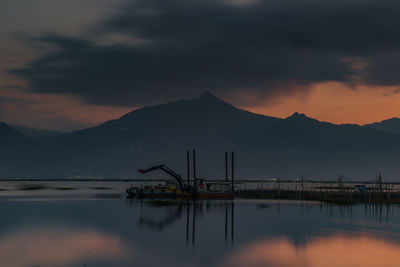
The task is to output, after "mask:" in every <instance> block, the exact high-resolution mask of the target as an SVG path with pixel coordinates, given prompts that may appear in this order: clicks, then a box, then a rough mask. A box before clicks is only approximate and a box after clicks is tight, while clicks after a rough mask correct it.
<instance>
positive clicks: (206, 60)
mask: <svg viewBox="0 0 400 267" xmlns="http://www.w3.org/2000/svg"><path fill="white" fill-rule="evenodd" d="M399 12H400V2H399V1H389V0H346V1H345V0H338V1H327V0H305V1H297V0H279V1H278V0H269V1H261V0H260V1H251V2H249V3H248V4H242V5H237V4H229V1H228V0H225V1H216V0H213V1H211V0H192V1H185V0H168V1H165V0H143V1H141V0H138V1H131V2H129V3H127V4H126V6H125V7H124V8H122V9H121V11H120V12H119V13H117V14H116V15H115V16H113V17H112V18H109V19H108V20H106V21H105V22H104V23H102V24H101V25H98V27H97V28H96V33H95V34H97V36H100V38H97V39H96V41H90V40H87V39H85V38H78V37H77V38H74V37H66V36H62V35H56V34H48V35H44V36H42V37H40V38H35V39H31V41H33V42H43V43H46V44H50V45H52V46H54V47H55V48H56V49H53V50H50V51H49V52H47V53H44V54H43V55H42V56H40V57H39V58H38V59H36V60H35V61H32V62H31V63H30V64H29V65H27V66H26V67H23V68H20V69H16V70H12V71H11V72H12V73H13V74H16V75H19V76H21V77H22V78H24V79H26V80H27V81H28V82H29V85H30V87H29V89H30V90H32V91H34V92H45V93H56V94H58V93H68V94H76V95H79V96H81V97H82V98H83V99H85V100H86V101H87V102H89V103H95V104H106V105H127V106H132V105H146V104H150V103H155V102H161V101H165V100H166V99H173V98H176V97H182V96H192V95H196V94H199V93H200V92H201V91H205V90H208V91H214V92H216V93H217V94H221V95H224V94H229V93H235V94H238V93H240V92H241V91H247V92H249V91H250V92H254V93H257V94H260V95H263V96H270V95H276V94H288V93H291V92H293V90H299V88H300V90H307V89H306V88H307V85H309V84H312V83H315V82H324V81H339V82H344V83H354V79H355V77H357V82H362V83H369V84H377V85H394V84H396V85H397V84H399V83H400V78H399V77H398V75H397V72H398V71H399V70H400V65H399V64H398V63H397V62H399V61H398V60H392V58H393V57H395V58H399V57H400V56H399V55H400V35H399V34H398V32H399V30H400V20H399V19H398V14H399ZM115 34H119V35H122V36H125V37H126V38H129V39H131V41H130V42H127V43H126V44H120V43H119V44H114V45H112V44H107V45H105V44H102V43H101V42H99V41H98V40H99V39H101V38H102V37H103V38H107V37H108V36H110V35H115ZM360 61H361V62H363V65H362V66H361V67H360V66H358V67H357V64H358V62H360ZM288 84H296V85H298V86H288Z"/></svg>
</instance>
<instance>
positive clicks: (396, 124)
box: [364, 118, 400, 134]
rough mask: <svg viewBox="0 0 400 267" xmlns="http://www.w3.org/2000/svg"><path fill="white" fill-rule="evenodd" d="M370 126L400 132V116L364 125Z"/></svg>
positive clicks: (390, 131) (394, 132)
mask: <svg viewBox="0 0 400 267" xmlns="http://www.w3.org/2000/svg"><path fill="white" fill-rule="evenodd" d="M364 126H365V127H368V128H373V129H377V130H381V131H385V132H389V133H393V134H400V119H399V118H391V119H387V120H383V121H381V122H374V123H371V124H366V125H364Z"/></svg>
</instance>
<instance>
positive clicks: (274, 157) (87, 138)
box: [0, 93, 400, 181]
mask: <svg viewBox="0 0 400 267" xmlns="http://www.w3.org/2000/svg"><path fill="white" fill-rule="evenodd" d="M29 133H31V134H29ZM32 133H33V134H32ZM0 146H1V147H2V150H1V151H0V177H1V178H55V177H64V178H65V177H87V178H90V177H98V178H105V177H107V178H139V177H140V178H142V176H139V174H137V172H136V170H137V169H139V168H144V167H149V166H152V165H155V164H160V163H163V164H166V165H167V166H169V167H171V168H172V169H174V170H176V171H177V172H179V173H181V174H182V175H183V176H186V150H188V149H190V150H191V149H193V148H195V149H196V152H197V154H196V159H197V176H198V177H206V178H222V177H224V176H225V165H224V152H225V151H235V176H236V177H237V178H238V179H255V178H282V179H291V178H298V177H300V176H303V177H305V178H307V179H336V178H337V177H338V175H344V176H345V177H346V178H347V179H353V180H361V179H362V180H374V179H375V176H376V174H378V173H382V174H383V176H384V177H386V179H387V180H393V181H395V180H397V181H399V180H400V175H398V174H399V173H400V164H398V162H400V153H399V152H400V120H399V119H390V120H387V121H382V122H379V123H373V124H369V125H364V126H359V125H355V124H354V125H353V124H352V125H350V124H342V125H337V124H332V123H328V122H321V121H318V120H315V119H312V118H309V117H307V116H306V115H304V114H300V113H294V114H293V115H292V116H290V117H288V118H285V119H281V118H275V117H269V116H264V115H260V114H254V113H251V112H248V111H245V110H242V109H238V108H236V107H234V106H232V105H230V104H228V103H226V102H224V101H222V100H221V99H219V98H217V97H215V96H214V95H212V94H211V93H204V94H202V95H201V96H199V97H197V98H194V99H185V100H179V101H175V102H169V103H166V104H162V105H157V106H149V107H145V108H141V109H138V110H134V111H132V112H130V113H127V114H125V115H124V116H122V117H121V118H119V119H116V120H110V121H107V122H105V123H103V124H101V125H98V126H96V127H91V128H87V129H83V130H79V131H75V132H71V133H54V132H46V131H38V130H35V129H30V128H28V129H27V128H24V127H18V126H15V125H11V126H10V125H7V124H4V123H0ZM159 175H161V176H159ZM144 177H164V176H163V175H162V174H161V173H151V174H149V175H148V176H144Z"/></svg>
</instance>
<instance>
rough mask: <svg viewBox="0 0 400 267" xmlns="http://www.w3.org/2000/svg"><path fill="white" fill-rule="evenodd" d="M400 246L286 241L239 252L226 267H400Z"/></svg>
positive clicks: (359, 240) (345, 239) (351, 240)
mask: <svg viewBox="0 0 400 267" xmlns="http://www.w3.org/2000/svg"><path fill="white" fill-rule="evenodd" d="M399 262H400V244H398V243H395V242H391V241H387V240H384V239H380V238H374V237H370V236H363V235H361V236H355V237H352V236H345V235H336V236H331V237H320V238H316V239H313V240H311V241H309V242H307V243H306V244H304V245H295V244H293V243H292V242H291V241H290V240H288V239H286V238H279V239H274V240H269V241H265V242H259V243H255V244H251V245H249V246H247V247H244V248H242V249H240V250H239V251H237V253H236V254H235V255H233V256H232V257H231V258H229V259H228V260H227V261H226V262H225V266H235V267H240V266H243V267H244V266H271V267H298V266H304V267H305V266H307V267H320V266H324V267H337V266H342V267H376V266H386V267H397V266H399Z"/></svg>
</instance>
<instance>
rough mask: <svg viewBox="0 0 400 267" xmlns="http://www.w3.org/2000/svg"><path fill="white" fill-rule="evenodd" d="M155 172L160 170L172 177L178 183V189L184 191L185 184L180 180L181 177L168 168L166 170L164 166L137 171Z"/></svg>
mask: <svg viewBox="0 0 400 267" xmlns="http://www.w3.org/2000/svg"><path fill="white" fill-rule="evenodd" d="M155 170H162V171H164V172H166V173H168V174H169V175H170V176H172V177H173V178H175V180H177V181H178V185H179V188H180V189H181V190H182V191H183V192H185V191H186V185H185V182H184V181H183V179H182V176H180V174H177V173H176V172H174V171H173V170H171V169H170V168H168V167H167V166H165V165H164V164H161V165H157V166H153V167H150V168H148V169H139V170H138V172H140V173H146V172H151V171H155Z"/></svg>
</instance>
